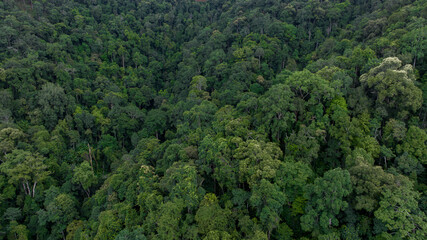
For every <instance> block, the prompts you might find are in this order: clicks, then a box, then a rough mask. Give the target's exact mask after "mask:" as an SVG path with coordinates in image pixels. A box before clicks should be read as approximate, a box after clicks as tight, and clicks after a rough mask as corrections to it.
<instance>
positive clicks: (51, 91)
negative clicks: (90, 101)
mask: <svg viewBox="0 0 427 240" xmlns="http://www.w3.org/2000/svg"><path fill="white" fill-rule="evenodd" d="M37 103H38V104H39V105H40V107H41V111H42V113H43V121H44V124H45V126H46V127H47V128H49V129H53V127H55V125H56V123H57V122H58V119H62V118H63V117H64V114H65V113H66V111H67V106H68V105H69V103H70V98H69V96H67V95H66V94H65V92H64V89H63V88H62V87H60V86H58V85H55V84H53V83H46V84H44V85H43V86H42V87H41V90H40V91H39V94H38V101H37Z"/></svg>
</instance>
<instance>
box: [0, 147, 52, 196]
mask: <svg viewBox="0 0 427 240" xmlns="http://www.w3.org/2000/svg"><path fill="white" fill-rule="evenodd" d="M44 161H45V159H44V158H43V157H42V156H40V155H39V154H37V153H35V154H33V153H31V152H28V151H24V150H13V151H12V153H9V154H7V155H6V156H5V161H4V163H3V164H1V165H0V171H1V172H3V173H5V174H6V175H7V176H8V177H9V183H12V184H15V185H17V186H18V185H19V184H22V187H23V188H24V191H25V194H27V195H29V196H32V197H34V196H35V194H36V186H37V184H38V183H40V182H43V181H44V180H45V179H46V178H47V177H48V176H49V175H50V171H48V167H47V166H46V165H45V163H44Z"/></svg>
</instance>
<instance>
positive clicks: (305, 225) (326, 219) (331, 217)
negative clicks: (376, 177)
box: [301, 168, 352, 236]
mask: <svg viewBox="0 0 427 240" xmlns="http://www.w3.org/2000/svg"><path fill="white" fill-rule="evenodd" d="M351 191H352V186H351V180H350V174H349V172H348V171H347V170H342V169H341V168H336V169H333V170H329V171H327V172H326V173H325V174H324V175H323V177H322V178H317V179H316V180H315V181H314V183H313V184H309V185H307V187H306V189H305V197H306V198H307V199H308V202H307V207H306V210H305V214H304V215H303V216H302V217H301V227H302V229H303V230H304V231H312V234H313V235H315V236H316V235H319V234H321V233H328V232H330V231H331V228H333V227H334V226H338V225H339V221H338V219H337V215H338V214H339V213H340V212H341V211H342V210H345V209H346V208H347V207H348V203H347V201H345V200H344V198H345V197H346V196H348V195H349V194H350V193H351Z"/></svg>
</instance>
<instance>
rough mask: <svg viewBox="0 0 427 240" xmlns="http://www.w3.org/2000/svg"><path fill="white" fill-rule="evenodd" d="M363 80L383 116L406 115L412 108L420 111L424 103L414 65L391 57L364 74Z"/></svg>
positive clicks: (361, 79)
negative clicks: (403, 63)
mask: <svg viewBox="0 0 427 240" xmlns="http://www.w3.org/2000/svg"><path fill="white" fill-rule="evenodd" d="M360 82H361V83H362V85H363V86H364V87H365V88H366V89H367V91H368V92H369V93H370V94H369V95H370V96H371V98H373V99H374V100H375V106H376V111H377V112H378V113H379V114H381V115H382V116H389V117H398V118H405V117H407V115H408V111H409V110H410V111H413V112H415V111H417V110H418V109H419V108H420V107H421V104H422V101H421V99H422V92H421V90H420V89H419V88H418V87H417V86H416V81H415V77H414V74H413V68H412V66H411V65H405V66H403V67H402V61H400V60H399V59H398V58H396V57H389V58H386V59H384V60H383V61H382V63H381V64H380V65H379V66H377V67H374V68H372V69H371V70H369V72H368V73H365V74H363V75H362V76H360Z"/></svg>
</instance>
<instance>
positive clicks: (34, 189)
mask: <svg viewBox="0 0 427 240" xmlns="http://www.w3.org/2000/svg"><path fill="white" fill-rule="evenodd" d="M36 185H37V181H35V182H34V185H33V197H34V196H35V194H36Z"/></svg>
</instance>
